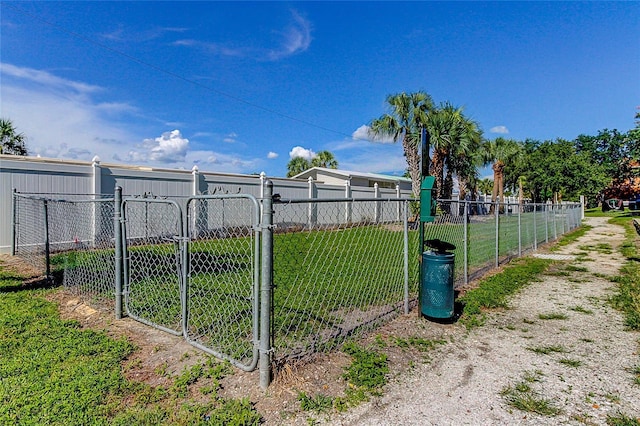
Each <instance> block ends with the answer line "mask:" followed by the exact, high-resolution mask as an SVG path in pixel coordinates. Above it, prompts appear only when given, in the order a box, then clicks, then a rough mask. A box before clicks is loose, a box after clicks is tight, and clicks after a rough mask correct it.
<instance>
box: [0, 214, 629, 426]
mask: <svg viewBox="0 0 640 426" xmlns="http://www.w3.org/2000/svg"><path fill="white" fill-rule="evenodd" d="M587 223H588V224H589V225H591V226H592V227H593V228H592V229H591V230H590V231H589V232H588V233H587V234H586V235H585V236H584V237H582V238H580V240H578V241H577V242H575V243H573V244H571V245H569V246H566V247H564V248H563V249H562V250H561V251H559V252H554V254H555V255H556V257H560V258H561V259H560V260H558V262H557V264H556V265H554V267H553V270H555V271H558V272H559V273H558V274H548V275H545V276H543V277H542V281H540V282H537V283H533V284H531V285H529V286H528V287H527V288H526V289H525V290H523V291H522V292H521V293H520V294H519V295H518V296H516V297H515V298H514V299H513V300H512V302H511V309H509V310H505V311H499V312H492V313H491V314H490V315H489V319H488V321H487V323H486V324H485V325H484V326H482V327H480V328H477V329H474V330H472V331H471V332H468V331H467V330H466V329H465V327H464V326H462V325H460V324H448V325H447V324H438V323H434V322H430V321H427V320H425V319H423V318H421V317H420V316H419V315H418V313H417V312H412V313H410V314H409V315H403V316H401V317H399V318H397V319H396V320H394V321H392V322H391V323H389V324H387V325H385V326H384V327H382V328H380V329H378V330H376V331H374V332H373V333H372V334H371V335H369V336H365V337H364V338H363V342H362V344H364V345H376V347H377V348H380V346H381V345H380V343H381V342H382V343H384V345H383V346H384V348H382V349H381V350H384V351H385V352H386V353H387V355H388V357H389V365H390V370H391V373H390V382H389V384H388V385H387V386H386V387H385V388H384V392H383V395H382V396H380V397H375V398H373V399H371V400H370V401H369V402H366V403H364V404H362V405H360V406H358V407H356V408H354V409H351V410H350V411H348V412H346V413H321V414H318V413H312V412H301V411H300V408H299V403H298V402H297V400H296V398H297V395H298V393H299V392H301V391H303V392H305V393H307V394H309V395H316V394H318V393H322V394H324V395H331V396H338V395H342V394H343V393H344V390H345V388H346V386H347V384H346V383H345V381H344V380H343V379H342V377H341V376H342V373H343V372H344V367H345V366H346V365H348V364H349V362H350V360H349V358H348V357H347V356H346V355H344V354H342V353H334V354H320V355H318V356H317V357H316V358H315V359H313V360H310V361H309V362H307V363H306V364H297V365H287V366H285V367H284V368H283V369H282V370H281V371H280V373H279V375H278V376H277V377H276V378H275V380H274V383H273V384H272V385H271V386H270V387H269V389H268V391H266V392H263V391H261V390H260V389H259V387H258V374H257V372H252V373H243V372H240V371H237V372H236V373H235V374H233V375H231V376H229V377H228V378H226V379H224V381H223V383H222V384H223V386H224V389H223V391H222V395H223V396H227V397H236V398H240V397H250V399H251V400H252V401H253V402H254V403H255V406H256V409H257V410H258V411H259V412H260V414H261V415H262V416H263V419H264V424H266V425H281V424H285V425H286V424H288V425H307V424H331V425H463V424H466V425H504V424H518V425H540V424H544V425H555V424H576V425H578V424H594V425H603V424H606V418H607V415H618V414H619V413H623V414H625V415H627V416H633V417H640V385H637V384H634V374H633V373H632V372H631V371H630V370H631V369H633V368H635V367H637V366H639V365H640V354H639V343H640V342H639V338H640V334H639V333H634V332H630V331H625V329H624V326H623V319H622V316H621V315H620V313H618V312H617V311H615V310H613V309H612V308H611V307H610V306H609V305H608V304H607V303H606V299H607V298H608V297H609V296H610V295H611V294H612V292H613V287H614V284H613V283H612V282H611V281H610V280H609V279H608V277H611V276H614V275H616V273H617V271H618V270H619V268H620V266H621V264H622V260H623V258H622V256H621V255H620V254H619V252H617V251H616V248H617V247H618V246H619V244H620V243H621V242H622V241H623V230H622V228H620V227H616V226H612V225H609V224H607V221H606V218H589V219H587ZM599 244H600V246H599ZM602 244H604V245H602ZM607 246H608V247H611V248H613V250H606V249H604V248H605V247H607ZM541 254H542V255H544V253H541ZM557 255H561V256H557ZM577 255H581V256H579V257H578V259H577V260H576V256H577ZM585 256H586V258H585ZM0 261H2V263H3V264H5V265H7V264H8V263H9V264H11V263H12V262H13V263H15V262H14V261H12V260H10V259H7V258H6V257H3V258H2V259H0ZM568 265H573V266H575V267H577V268H573V269H579V270H577V271H571V272H569V273H567V272H566V268H567V266H568ZM10 266H11V265H10ZM14 266H15V265H14ZM584 268H586V271H583V270H581V269H584ZM562 271H565V272H562ZM562 274H564V275H562ZM50 297H51V299H52V300H55V301H56V302H57V303H58V304H59V306H60V311H61V315H62V316H63V317H65V318H73V319H77V320H78V321H80V322H81V324H82V325H83V326H84V327H90V328H93V329H100V330H105V331H106V332H107V333H109V334H110V335H112V336H114V337H122V336H125V337H126V338H128V339H130V340H131V341H132V342H133V343H135V344H136V345H137V346H138V348H139V349H138V351H136V353H135V354H134V355H133V356H132V357H131V358H130V359H129V360H128V361H127V363H126V365H125V366H124V368H125V371H126V374H127V376H128V377H130V378H132V379H135V380H140V381H145V382H147V383H150V384H152V385H168V384H169V383H170V381H171V374H179V373H180V372H181V371H182V369H183V368H185V367H188V366H189V365H192V364H194V363H196V362H201V361H202V358H203V357H204V354H203V353H202V352H200V351H198V350H197V349H195V348H193V347H191V346H190V345H189V344H187V343H186V342H185V341H184V340H183V339H181V338H179V337H175V336H171V335H168V334H165V333H163V332H160V331H157V330H154V329H151V328H149V327H146V326H144V325H142V324H139V323H137V322H135V321H133V320H131V319H127V318H125V319H122V320H115V319H114V317H113V310H111V309H109V308H108V307H104V308H102V309H101V308H97V309H96V308H95V307H92V306H89V305H87V304H85V303H84V302H83V301H82V300H80V299H78V298H77V297H75V296H73V295H69V294H65V293H64V292H63V291H56V292H54V293H52V294H51V296H50ZM545 314H563V315H565V316H566V318H565V319H540V316H539V315H545ZM408 337H419V338H423V339H429V340H442V341H446V342H447V343H446V344H442V345H439V346H437V348H436V349H434V350H432V351H430V352H428V353H424V352H419V351H416V350H412V349H408V348H402V347H400V346H399V345H397V344H396V343H395V342H396V339H397V338H408ZM549 346H558V347H562V348H563V349H564V350H565V352H563V353H558V352H554V353H549V354H539V353H536V352H534V351H532V350H531V349H536V348H544V347H549ZM561 360H565V361H563V362H560V361H561ZM568 363H572V364H573V365H568ZM576 364H579V365H576ZM160 371H162V374H159V372H160ZM167 373H169V374H167ZM527 377H528V378H532V377H535V381H532V382H527V383H528V384H529V385H530V386H531V388H532V390H533V392H535V394H536V396H537V397H538V398H546V399H548V400H549V401H551V402H552V403H553V404H554V406H556V407H558V408H559V409H560V410H562V411H561V413H560V414H558V415H555V416H540V415H536V414H531V413H527V412H523V411H519V410H517V409H514V408H512V407H511V406H509V405H508V404H507V403H506V401H505V399H504V397H503V396H501V391H503V390H504V389H505V388H507V387H514V386H515V385H516V384H518V383H522V382H526V380H525V378H527ZM192 395H198V392H193V393H192Z"/></svg>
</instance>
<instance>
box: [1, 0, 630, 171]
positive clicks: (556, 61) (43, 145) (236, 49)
mask: <svg viewBox="0 0 640 426" xmlns="http://www.w3.org/2000/svg"><path fill="white" fill-rule="evenodd" d="M0 78H1V80H0V96H1V97H0V116H2V117H3V118H8V119H11V120H12V121H13V122H14V124H15V126H16V127H17V128H18V130H19V131H20V132H22V133H24V134H25V135H26V136H27V147H28V148H29V150H30V151H31V153H33V154H34V155H35V154H37V155H40V156H42V157H53V158H65V159H81V160H91V159H92V158H93V157H94V156H95V155H98V156H99V157H100V159H101V160H102V161H103V162H117V163H128V164H135V165H144V166H155V167H169V168H185V169H191V168H192V167H193V165H196V164H197V165H198V167H199V168H200V170H202V171H218V172H232V173H259V172H262V171H264V172H266V173H267V175H269V176H284V175H285V174H286V171H287V169H286V164H287V162H288V161H289V160H290V158H291V156H292V155H300V156H307V157H310V156H313V154H314V153H317V152H319V151H322V150H329V151H331V152H333V154H334V155H335V157H336V158H337V160H338V162H339V165H340V168H342V169H346V170H356V171H365V172H390V173H402V171H403V170H404V168H405V162H404V158H403V155H402V148H401V146H400V144H393V143H389V142H388V141H385V142H371V141H367V140H365V139H362V138H360V136H361V135H363V134H366V132H365V131H364V130H366V127H363V126H366V125H367V124H369V123H370V122H371V120H372V119H374V118H377V117H379V116H380V115H382V114H383V113H385V112H387V109H386V105H385V98H386V96H387V95H388V94H392V93H398V92H402V91H405V92H412V91H417V90H424V91H426V92H428V93H429V94H430V95H431V96H432V97H433V99H434V101H436V103H439V102H445V101H448V102H451V103H452V104H454V105H456V106H462V107H464V110H465V113H466V114H467V115H468V116H469V117H471V118H472V119H474V120H476V121H477V122H478V123H479V124H480V126H481V128H482V130H483V132H484V136H485V137H486V138H489V139H493V138H495V137H498V136H503V137H508V138H514V139H518V140H524V139H526V138H533V139H538V140H548V139H551V140H553V139H556V138H565V139H573V138H575V137H576V136H578V135H579V134H596V133H597V131H598V130H601V129H605V128H608V129H618V130H620V131H627V130H629V129H631V128H632V127H633V126H634V119H633V118H634V114H635V112H636V108H637V106H638V105H640V2H488V3H485V2H228V3H227V2H204V1H201V2H150V1H148V2H25V1H21V2H5V1H2V2H1V3H0Z"/></svg>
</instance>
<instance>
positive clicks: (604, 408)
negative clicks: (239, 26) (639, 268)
mask: <svg viewBox="0 0 640 426" xmlns="http://www.w3.org/2000/svg"><path fill="white" fill-rule="evenodd" d="M586 223H587V224H589V225H591V226H592V227H593V228H592V229H591V230H590V231H588V232H587V234H586V235H584V236H583V237H582V238H580V239H579V240H578V241H577V242H575V243H573V244H571V245H569V246H566V247H564V248H563V249H562V250H561V251H559V252H555V253H556V254H560V255H567V256H566V257H570V258H572V259H567V260H563V261H562V262H563V263H564V264H563V265H561V266H560V267H559V268H558V271H559V273H558V274H556V275H545V276H544V277H543V281H541V282H538V283H534V284H531V285H530V286H528V287H527V288H526V289H525V290H524V291H522V292H521V293H520V294H519V295H518V296H517V297H515V298H514V299H513V300H512V302H511V306H512V308H513V309H510V310H508V311H505V312H496V313H493V314H491V316H490V319H489V320H488V321H487V323H486V325H484V326H483V327H480V328H478V329H475V330H473V331H472V332H470V333H464V332H463V331H462V330H461V329H460V328H459V326H450V327H451V330H449V332H450V335H449V340H450V341H451V340H453V342H452V343H449V344H447V345H444V346H441V347H440V348H439V349H438V350H437V351H436V352H435V353H431V360H432V361H431V362H430V363H420V364H418V365H416V366H415V367H414V368H413V369H412V370H410V371H408V372H406V373H404V374H401V375H399V376H398V377H396V378H395V379H393V380H392V382H391V383H390V384H389V385H388V386H387V387H386V388H385V391H384V395H383V396H382V397H379V398H377V399H375V400H372V401H370V402H368V403H366V404H364V405H361V406H360V407H357V408H356V409H354V410H353V411H351V412H348V413H346V414H344V415H340V416H335V415H334V416H332V418H331V419H324V420H325V421H326V423H327V424H336V425H364V424H366V425H462V424H467V425H505V424H510V425H512V424H520V425H540V424H544V425H555V424H597V425H603V424H606V419H607V416H608V415H611V416H616V415H620V413H623V414H624V415H626V416H631V417H639V416H640V386H639V385H638V384H634V383H633V380H634V375H633V374H632V372H631V371H630V370H631V369H633V368H635V367H637V366H638V365H640V356H639V353H638V351H639V347H638V346H639V341H638V339H639V338H640V335H639V334H638V333H634V332H629V331H625V330H624V325H623V319H622V316H621V315H620V313H618V312H617V311H615V310H613V309H612V308H611V307H610V306H609V305H608V304H607V303H606V299H607V297H609V296H610V295H611V294H612V291H613V286H614V284H612V282H611V281H609V280H608V279H607V277H610V276H613V275H615V274H616V273H617V271H618V270H619V268H620V266H621V264H622V260H623V258H622V256H621V255H620V254H619V252H618V251H617V247H618V246H619V245H620V244H621V242H622V241H623V232H624V231H623V229H622V228H621V227H618V226H613V225H609V224H608V223H607V219H606V218H589V219H587V221H586ZM611 249H612V250H611ZM576 256H577V257H578V259H577V260H576V259H575V257H576ZM567 266H569V268H567ZM545 316H546V317H547V318H548V317H551V318H556V319H543V318H545ZM415 321H419V319H417V318H416V319H415ZM434 327H437V328H440V327H442V326H439V325H438V326H434ZM541 352H548V353H546V354H545V353H541ZM518 384H520V386H518V387H517V388H518V389H521V390H524V391H525V392H524V393H521V394H517V391H515V389H516V385H518ZM526 387H528V388H529V389H530V390H527V388H526ZM508 388H511V390H512V392H511V394H512V395H520V396H525V397H526V396H527V395H528V396H530V397H531V399H535V400H538V401H540V400H542V399H546V400H547V401H548V402H549V403H550V404H552V406H553V407H556V408H558V409H559V410H561V412H560V413H559V414H556V415H551V416H542V415H538V414H532V413H529V412H524V411H520V410H517V409H515V408H513V407H511V406H510V405H509V404H507V402H506V400H505V397H504V396H501V392H502V391H504V390H505V389H508Z"/></svg>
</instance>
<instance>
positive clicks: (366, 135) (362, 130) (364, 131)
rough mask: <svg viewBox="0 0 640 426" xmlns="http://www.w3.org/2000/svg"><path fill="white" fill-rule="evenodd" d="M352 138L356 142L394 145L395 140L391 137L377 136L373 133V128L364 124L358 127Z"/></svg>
mask: <svg viewBox="0 0 640 426" xmlns="http://www.w3.org/2000/svg"><path fill="white" fill-rule="evenodd" d="M351 138H352V139H354V140H366V141H370V142H380V143H393V142H394V140H393V138H392V137H391V136H376V135H374V134H373V133H371V127H369V126H367V125H366V124H363V125H362V126H360V127H358V128H357V129H356V131H355V132H353V133H352V134H351Z"/></svg>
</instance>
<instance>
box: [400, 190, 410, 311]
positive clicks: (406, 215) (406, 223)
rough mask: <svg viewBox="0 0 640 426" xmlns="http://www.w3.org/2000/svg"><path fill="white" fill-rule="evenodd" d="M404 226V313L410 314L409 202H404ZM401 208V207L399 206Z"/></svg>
mask: <svg viewBox="0 0 640 426" xmlns="http://www.w3.org/2000/svg"><path fill="white" fill-rule="evenodd" d="M402 204H403V206H404V215H403V218H402V226H403V232H404V236H403V237H404V238H403V242H404V259H403V260H404V313H405V314H408V313H409V202H408V201H404V202H403V203H402ZM398 207H399V206H398Z"/></svg>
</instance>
